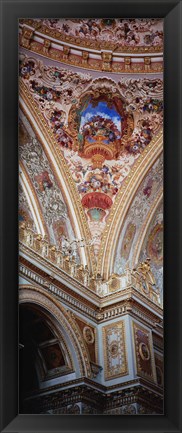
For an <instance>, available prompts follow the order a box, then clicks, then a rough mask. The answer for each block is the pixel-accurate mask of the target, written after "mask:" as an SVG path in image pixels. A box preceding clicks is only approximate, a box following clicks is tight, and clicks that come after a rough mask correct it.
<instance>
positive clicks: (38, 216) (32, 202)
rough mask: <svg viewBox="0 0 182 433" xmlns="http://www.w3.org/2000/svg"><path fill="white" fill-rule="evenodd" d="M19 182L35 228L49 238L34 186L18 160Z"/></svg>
mask: <svg viewBox="0 0 182 433" xmlns="http://www.w3.org/2000/svg"><path fill="white" fill-rule="evenodd" d="M19 166H20V168H19V182H20V185H21V186H22V188H23V191H24V193H25V197H26V199H27V202H28V205H29V208H30V210H31V213H32V216H33V220H34V223H35V226H36V229H37V233H38V234H41V235H42V236H45V235H47V236H48V239H49V233H48V228H47V226H46V224H45V221H44V218H43V215H42V211H41V207H40V205H39V201H38V198H37V196H36V193H35V191H34V187H33V185H32V182H31V180H30V178H29V176H28V174H27V172H26V169H25V167H24V165H23V163H22V162H21V161H19Z"/></svg>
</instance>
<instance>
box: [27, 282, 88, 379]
mask: <svg viewBox="0 0 182 433" xmlns="http://www.w3.org/2000/svg"><path fill="white" fill-rule="evenodd" d="M19 303H20V305H21V304H23V303H29V304H35V305H37V306H39V307H42V308H43V309H44V310H45V311H46V312H47V313H48V315H49V316H50V317H51V318H52V320H53V321H55V320H56V322H57V323H58V327H62V328H63V329H64V330H65V333H66V336H67V338H68V339H69V341H70V342H71V345H72V347H73V348H74V352H75V353H76V358H77V360H78V365H79V374H80V376H86V377H91V368H90V362H89V357H88V351H87V348H86V346H85V344H84V342H83V339H82V338H81V335H80V332H78V328H77V326H76V325H75V321H74V320H73V319H72V316H71V315H70V314H69V313H68V312H67V311H66V310H65V308H64V307H63V306H62V305H61V304H60V303H58V302H57V301H56V300H55V299H53V298H52V296H50V295H49V294H48V293H45V291H43V290H42V289H40V288H39V287H37V286H32V285H31V286H30V285H20V286H19Z"/></svg>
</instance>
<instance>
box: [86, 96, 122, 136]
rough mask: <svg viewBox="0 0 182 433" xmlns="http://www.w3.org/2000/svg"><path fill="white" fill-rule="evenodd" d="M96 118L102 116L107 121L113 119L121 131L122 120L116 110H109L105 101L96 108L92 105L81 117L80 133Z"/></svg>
mask: <svg viewBox="0 0 182 433" xmlns="http://www.w3.org/2000/svg"><path fill="white" fill-rule="evenodd" d="M94 116H102V117H104V118H105V119H111V120H112V121H113V123H115V125H116V126H117V128H118V130H119V131H121V118H120V115H119V114H118V112H117V111H116V110H115V109H114V108H109V107H108V105H107V103H106V102H105V101H100V102H99V103H98V105H97V106H96V107H93V106H92V104H91V103H90V104H89V105H88V107H87V108H86V109H85V110H84V111H83V113H82V115H81V122H80V131H81V129H82V127H83V125H84V124H85V123H87V122H88V121H89V120H91V119H92V117H94Z"/></svg>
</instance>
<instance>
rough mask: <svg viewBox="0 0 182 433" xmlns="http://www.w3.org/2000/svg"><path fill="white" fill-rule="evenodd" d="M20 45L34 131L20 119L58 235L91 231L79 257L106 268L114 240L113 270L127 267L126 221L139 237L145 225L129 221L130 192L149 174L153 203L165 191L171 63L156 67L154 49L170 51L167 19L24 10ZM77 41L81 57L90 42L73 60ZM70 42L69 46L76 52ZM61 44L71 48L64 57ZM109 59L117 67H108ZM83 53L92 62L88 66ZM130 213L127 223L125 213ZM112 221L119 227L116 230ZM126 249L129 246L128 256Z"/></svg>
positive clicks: (24, 148)
mask: <svg viewBox="0 0 182 433" xmlns="http://www.w3.org/2000/svg"><path fill="white" fill-rule="evenodd" d="M45 38H46V39H45ZM56 44H57V45H59V48H58V47H57V45H56ZM70 44H71V45H70ZM20 45H21V48H20V69H19V73H20V105H21V109H22V113H23V115H22V118H23V117H24V119H26V121H24V124H25V123H26V122H28V123H29V125H31V128H32V131H33V134H34V135H35V137H31V139H30V137H29V138H28V139H25V137H26V135H27V130H26V128H25V125H24V130H23V126H22V125H21V130H22V131H24V132H22V137H24V138H21V146H20V148H21V150H20V159H21V163H22V167H23V168H22V171H23V170H25V171H26V176H27V177H26V179H28V177H29V179H30V182H31V183H32V184H33V186H32V187H33V188H34V194H35V196H36V198H37V200H38V202H39V204H40V208H41V212H40V213H41V214H42V215H43V220H44V223H45V224H46V225H47V230H48V232H49V235H50V237H51V239H52V240H53V241H54V242H55V243H57V242H58V240H59V242H62V241H63V235H64V239H65V237H66V238H69V239H70V241H71V240H73V239H75V238H77V239H79V241H81V239H84V243H83V248H79V251H81V252H79V253H78V254H77V256H78V257H80V259H79V260H81V262H83V263H84V264H87V265H88V266H89V268H90V269H92V270H94V269H96V268H98V272H100V273H103V272H104V273H105V274H107V271H106V269H105V266H107V265H106V262H107V260H106V258H105V256H106V255H107V251H109V250H107V249H108V248H111V246H112V247H113V248H114V250H113V251H112V254H111V251H110V253H109V254H110V258H111V255H112V260H111V261H110V263H113V260H114V257H115V258H116V263H115V265H114V263H113V268H112V269H110V271H113V270H114V269H116V268H117V269H116V270H117V271H120V267H121V265H122V263H120V264H119V265H118V264H117V263H118V260H120V259H118V257H119V256H118V254H120V252H118V251H120V250H121V245H120V244H121V243H122V242H124V241H123V240H122V239H123V237H124V236H126V234H125V235H124V230H126V231H128V232H129V234H128V236H129V237H131V238H132V239H134V238H136V233H135V232H136V231H137V230H138V229H137V227H136V221H135V218H134V217H133V220H132V221H130V219H131V218H130V217H129V213H128V212H129V209H130V212H131V209H132V205H131V200H130V198H131V197H133V199H134V197H135V194H136V193H137V191H138V188H139V186H140V184H141V187H140V189H141V191H142V192H141V194H144V198H145V197H147V198H149V197H150V199H149V200H148V203H149V202H151V206H154V201H155V202H156V203H157V200H158V199H159V197H158V195H159V193H161V190H160V191H159V189H160V186H159V185H160V182H161V180H160V179H161V173H160V170H161V159H159V157H160V154H161V151H162V125H163V76H162V74H161V71H162V66H161V65H162V63H161V60H160V61H159V63H158V65H160V67H161V69H160V68H158V69H155V68H154V69H153V70H152V73H151V67H152V66H151V65H152V64H153V65H154V64H155V62H154V56H155V58H158V59H159V58H160V59H161V58H162V51H163V22H162V20H156V19H155V20H154V19H150V20H144V19H142V20H137V19H133V20H123V19H121V20H119V19H107V20H101V19H96V20H92V19H84V20H67V19H65V20H57V19H55V20H47V19H45V20H20ZM73 45H75V47H76V50H77V51H78V52H77V53H75V54H74V56H77V57H79V54H78V53H79V49H82V50H81V59H80V60H79V62H77V64H78V65H79V66H78V67H75V64H76V63H75V64H74V63H73V62H72V60H71V59H72V56H73V51H74V49H72V48H71V49H70V48H69V47H70V46H73ZM61 47H62V48H61ZM65 47H67V48H69V51H68V53H67V54H66V50H65ZM93 47H95V48H93ZM109 47H110V48H109ZM86 49H87V50H88V51H89V54H88V56H86V52H87V51H85V50H86ZM71 50H72V51H71ZM96 51H98V52H100V53H101V56H102V60H99V59H97V62H102V67H98V65H97V66H96V67H91V63H92V61H93V60H94V59H95V60H96V58H94V57H92V56H91V53H92V52H95V53H96ZM55 52H59V56H62V57H59V58H57V57H56V55H55ZM128 53H130V54H131V57H132V56H133V57H132V58H131V57H128ZM136 53H137V56H140V57H136ZM145 53H146V55H147V56H148V57H145V56H144V54H145ZM149 53H150V56H149ZM156 53H157V54H156ZM125 54H127V56H125V57H123V58H124V65H125V66H124V68H125V69H123V72H124V73H123V74H122V73H120V74H118V73H116V72H118V71H120V69H117V68H116V65H117V64H118V65H120V66H118V68H119V67H121V65H122V63H123V62H122V61H121V55H125ZM94 55H95V56H96V54H94ZM110 55H111V58H110V57H109V56H110ZM66 56H67V57H66ZM105 56H106V57H105ZM107 56H108V57H107ZM117 56H118V57H117ZM156 56H158V57H156ZM160 56H161V57H160ZM116 58H117V59H119V60H118V63H117V61H116V60H114V59H116ZM147 58H148V60H149V59H150V64H149V63H147V62H146V59H147ZM108 59H110V60H108ZM127 59H130V63H127V62H126V60H127ZM133 59H135V63H136V64H137V65H141V62H139V60H138V59H143V60H142V61H144V66H146V65H148V66H150V67H149V68H148V69H145V68H144V69H142V70H140V69H135V68H133V66H132V65H134V64H135V63H134V62H133ZM152 59H153V60H152ZM55 60H56V61H55ZM83 60H84V62H85V63H84V62H83ZM127 61H128V60H127ZM60 62H62V63H63V64H61V63H60ZM104 62H106V64H107V68H108V69H107V68H106V67H105V69H104V68H103V63H104ZM83 63H84V68H86V69H88V71H85V70H82V69H81V68H82V67H83ZM73 64H74V66H73ZM126 66H128V68H126ZM92 69H95V70H97V72H96V71H94V70H92ZM99 69H100V72H98V71H99ZM106 71H107V72H106ZM121 71H122V69H121ZM136 72H137V73H136ZM142 72H146V73H145V74H143V73H142ZM21 122H22V121H21ZM29 127H30V126H29ZM24 141H25V143H24ZM154 164H155V165H154ZM152 167H153V168H152ZM149 170H151V171H150V173H149V174H148V175H147V172H148V171H149ZM24 177H25V176H24ZM157 177H158V178H157ZM142 182H143V183H142ZM161 188H162V187H161ZM144 190H145V191H146V193H143V191H144ZM126 191H127V194H126ZM137 194H139V192H138V193H137ZM136 200H139V199H137V198H136V199H135V201H136ZM142 200H143V195H142ZM142 200H141V203H143V202H142ZM135 201H134V203H135ZM148 205H149V207H150V203H149V204H148ZM133 206H135V205H133ZM142 206H143V205H142ZM144 207H145V205H144ZM121 210H122V212H121V213H120V211H121ZM132 212H134V211H132ZM125 216H126V221H125V220H124V221H122V226H120V223H119V222H118V220H119V219H122V218H125ZM145 217H147V214H146V212H145V211H144V213H143V217H142V218H144V219H145ZM139 219H140V218H139ZM142 221H143V220H141V219H140V224H141V225H142ZM113 224H114V225H115V227H116V228H117V230H116V231H114V230H113V231H112V232H111V231H110V228H111V227H112V225H113ZM57 233H59V235H58V234H57ZM112 233H113V235H112ZM138 233H139V231H137V236H138ZM116 234H117V238H118V239H120V240H118V242H116V238H115V239H114V237H115V235H116ZM112 236H114V237H112ZM118 236H119V237H118ZM130 243H131V242H130ZM122 245H123V244H122ZM106 250H107V251H106ZM132 251H134V248H133V249H132ZM125 255H126V251H124V253H123V254H122V261H123V260H124V256H125ZM109 266H111V265H109Z"/></svg>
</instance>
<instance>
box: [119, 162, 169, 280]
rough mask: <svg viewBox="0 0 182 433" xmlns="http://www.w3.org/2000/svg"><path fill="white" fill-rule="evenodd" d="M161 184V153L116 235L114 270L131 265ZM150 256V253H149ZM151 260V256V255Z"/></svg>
mask: <svg viewBox="0 0 182 433" xmlns="http://www.w3.org/2000/svg"><path fill="white" fill-rule="evenodd" d="M162 186H163V155H161V156H160V158H159V159H157V161H156V162H155V163H154V165H153V167H152V168H151V170H150V171H149V172H148V173H147V175H146V177H145V178H144V180H143V181H142V182H141V185H140V187H139V189H138V191H137V193H136V195H135V197H134V199H133V201H132V204H131V207H130V208H129V210H128V213H127V216H126V218H125V221H124V224H123V226H122V228H121V231H120V235H119V237H118V242H117V247H116V253H115V258H114V272H116V273H118V274H120V273H122V272H124V269H125V268H126V267H130V266H131V265H132V260H133V254H134V250H135V245H136V244H137V240H138V238H139V236H140V231H141V230H142V229H143V224H144V222H145V220H146V219H147V216H148V215H149V214H150V211H151V207H152V206H153V205H154V203H155V201H156V200H157V198H158V195H159V194H161V191H162ZM150 256H151V254H150ZM151 259H152V260H153V258H152V257H151Z"/></svg>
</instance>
